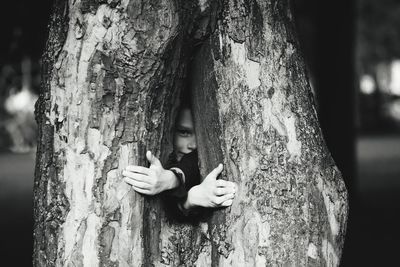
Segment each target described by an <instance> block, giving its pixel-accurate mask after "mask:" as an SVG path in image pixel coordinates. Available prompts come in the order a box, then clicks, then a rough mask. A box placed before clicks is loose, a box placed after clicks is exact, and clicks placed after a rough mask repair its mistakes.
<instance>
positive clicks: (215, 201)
mask: <svg viewBox="0 0 400 267" xmlns="http://www.w3.org/2000/svg"><path fill="white" fill-rule="evenodd" d="M222 170H223V167H222V164H219V165H218V167H217V168H215V169H214V170H212V171H211V172H210V173H209V174H208V175H207V177H206V178H205V179H204V180H203V182H202V183H201V184H199V185H196V186H193V187H192V188H191V189H190V190H189V192H188V197H187V199H186V201H185V203H184V204H183V208H185V209H191V208H193V207H196V206H198V207H205V208H218V207H228V206H230V205H232V202H233V198H234V197H235V193H236V185H235V183H233V182H229V181H225V180H217V177H218V175H219V174H220V173H221V172H222Z"/></svg>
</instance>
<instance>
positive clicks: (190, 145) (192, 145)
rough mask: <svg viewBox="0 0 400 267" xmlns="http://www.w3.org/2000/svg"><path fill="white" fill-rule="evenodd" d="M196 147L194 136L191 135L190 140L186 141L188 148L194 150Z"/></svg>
mask: <svg viewBox="0 0 400 267" xmlns="http://www.w3.org/2000/svg"><path fill="white" fill-rule="evenodd" d="M196 148H197V143H196V138H195V137H193V138H191V139H190V141H189V142H188V149H190V150H195V149H196Z"/></svg>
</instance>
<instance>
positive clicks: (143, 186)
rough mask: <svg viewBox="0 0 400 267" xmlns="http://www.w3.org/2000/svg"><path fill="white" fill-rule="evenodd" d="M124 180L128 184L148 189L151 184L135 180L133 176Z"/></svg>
mask: <svg viewBox="0 0 400 267" xmlns="http://www.w3.org/2000/svg"><path fill="white" fill-rule="evenodd" d="M124 181H125V182H126V183H127V184H130V185H132V186H135V187H137V188H140V189H147V190H149V189H150V186H149V184H146V183H143V182H139V181H136V180H133V179H131V178H124Z"/></svg>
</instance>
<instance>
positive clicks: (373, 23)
mask: <svg viewBox="0 0 400 267" xmlns="http://www.w3.org/2000/svg"><path fill="white" fill-rule="evenodd" d="M358 55H359V60H360V67H361V68H362V70H364V72H368V71H370V69H371V68H374V67H375V65H377V64H378V63H379V62H385V61H391V60H393V59H394V58H400V1H399V0H379V1H378V0H358Z"/></svg>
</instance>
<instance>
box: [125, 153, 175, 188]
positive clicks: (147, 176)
mask: <svg viewBox="0 0 400 267" xmlns="http://www.w3.org/2000/svg"><path fill="white" fill-rule="evenodd" d="M146 158H147V160H148V161H149V162H150V167H149V168H146V167H142V166H136V165H131V166H128V167H126V168H125V170H124V171H123V172H122V175H123V176H124V181H125V182H126V183H128V184H130V185H131V186H132V188H133V189H134V190H135V191H136V192H139V193H142V194H145V195H156V194H159V193H161V192H163V191H165V190H168V189H172V188H175V187H177V186H178V185H179V180H178V178H177V177H176V176H175V174H174V173H173V172H171V171H170V170H165V169H164V168H163V166H162V164H161V162H160V160H159V159H158V158H156V157H155V156H154V155H153V154H152V153H151V152H150V151H147V153H146Z"/></svg>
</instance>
